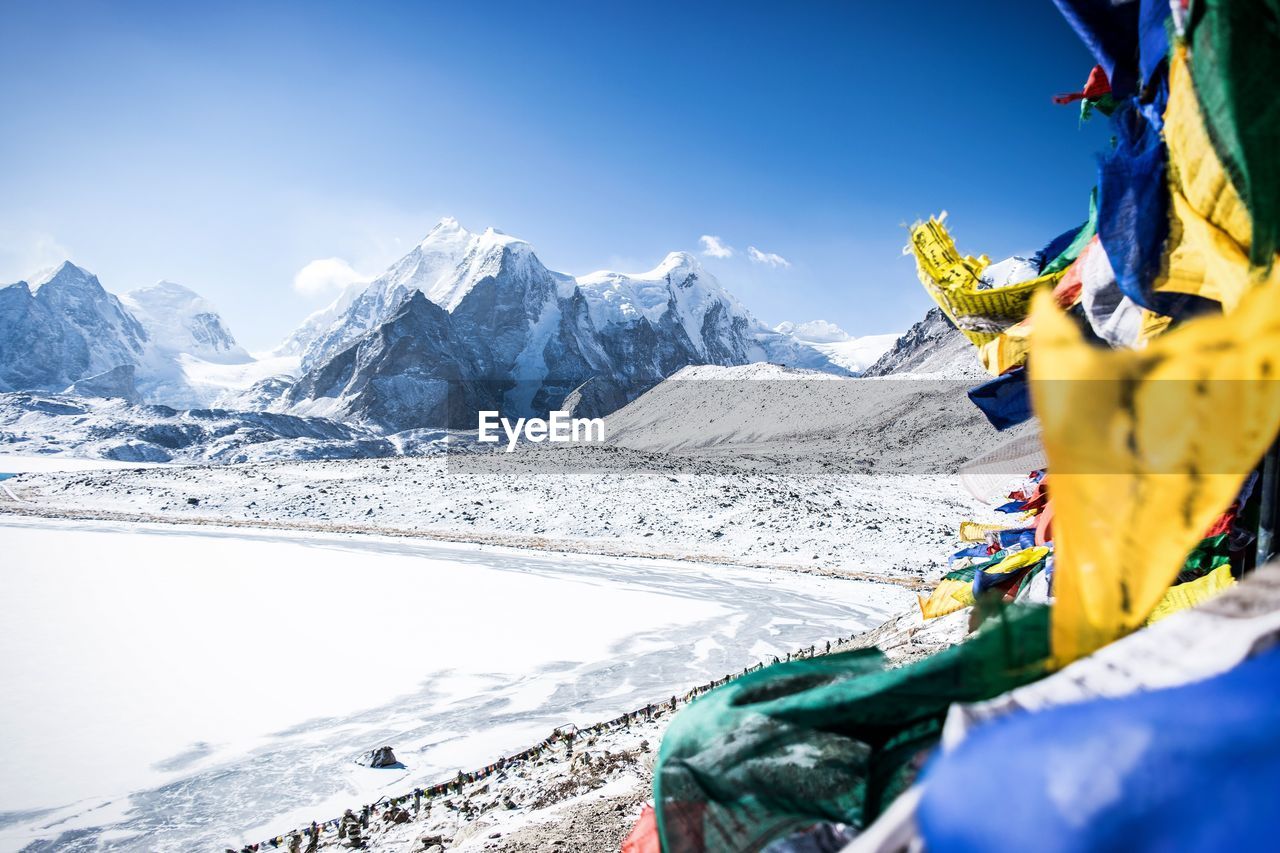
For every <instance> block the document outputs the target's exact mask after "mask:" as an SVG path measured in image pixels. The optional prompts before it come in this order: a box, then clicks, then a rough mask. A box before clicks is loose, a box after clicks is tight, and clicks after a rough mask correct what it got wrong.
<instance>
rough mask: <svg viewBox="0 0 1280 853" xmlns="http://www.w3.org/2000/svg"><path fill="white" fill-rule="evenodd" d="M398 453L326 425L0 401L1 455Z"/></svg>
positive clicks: (142, 457) (355, 431) (114, 402)
mask: <svg viewBox="0 0 1280 853" xmlns="http://www.w3.org/2000/svg"><path fill="white" fill-rule="evenodd" d="M129 370H130V368H128V367H122V368H114V369H113V370H112V371H108V373H107V374H103V375H101V376H100V377H97V379H100V380H103V381H106V379H108V378H113V379H117V380H118V379H119V376H112V375H111V374H119V373H122V372H123V373H127V372H128V371H129ZM87 383H88V380H82V381H81V382H80V383H77V385H76V386H73V387H75V388H76V390H79V391H82V392H83V393H96V392H98V391H100V390H101V388H99V387H95V386H93V385H91V384H87ZM414 449H421V448H418V447H415V448H414ZM399 450H400V448H398V446H397V445H396V444H394V443H393V442H392V441H390V440H388V439H386V438H382V437H379V436H376V435H374V434H372V433H371V432H369V431H368V430H364V429H360V428H358V427H350V426H346V425H343V424H339V423H336V422H334V421H330V420H325V419H323V418H306V417H298V416H295V415H286V414H277V413H270V412H231V411H226V410H223V409H191V410H187V411H179V410H177V409H172V408H169V407H167V406H151V405H143V404H133V403H130V402H127V401H126V400H124V399H119V398H113V399H108V398H103V397H81V396H73V395H71V394H49V393H41V392H34V391H22V392H14V393H9V394H0V456H2V455H7V454H23V455H39V454H49V453H69V454H72V455H75V456H84V457H89V458H99V459H114V460H118V461H122V462H203V463H231V462H249V461H261V460H272V459H347V458H352V457H371V456H391V455H394V454H396V453H397V452H399ZM0 467H3V466H2V465H0Z"/></svg>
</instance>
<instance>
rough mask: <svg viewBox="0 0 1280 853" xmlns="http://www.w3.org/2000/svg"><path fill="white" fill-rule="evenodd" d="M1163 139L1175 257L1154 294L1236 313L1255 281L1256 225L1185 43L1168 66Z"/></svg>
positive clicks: (1172, 248) (1169, 261) (1159, 281)
mask: <svg viewBox="0 0 1280 853" xmlns="http://www.w3.org/2000/svg"><path fill="white" fill-rule="evenodd" d="M1164 137H1165V142H1166V145H1167V147H1168V149H1169V194H1170V196H1171V198H1172V201H1173V210H1172V215H1171V217H1170V234H1169V246H1170V251H1169V256H1168V259H1167V261H1166V265H1165V269H1164V270H1163V271H1162V273H1161V275H1160V276H1159V277H1158V278H1157V280H1156V284H1155V289H1156V290H1157V291H1166V292H1174V293H1191V294H1195V295H1197V296H1203V297H1205V298H1207V299H1213V300H1216V301H1218V302H1220V303H1222V307H1223V310H1224V311H1226V312H1227V313H1230V312H1232V311H1234V310H1235V308H1236V306H1237V305H1238V304H1239V302H1240V298H1241V297H1242V296H1243V295H1244V292H1245V290H1246V289H1247V288H1248V286H1249V284H1250V272H1249V263H1248V258H1249V245H1250V242H1251V241H1252V235H1253V223H1252V221H1251V220H1250V218H1249V210H1248V208H1247V207H1246V206H1245V204H1244V202H1243V201H1242V200H1241V198H1240V194H1239V193H1238V192H1237V191H1236V188H1235V186H1234V185H1233V184H1232V183H1231V179H1230V177H1229V176H1228V174H1227V171H1226V169H1224V168H1223V166H1222V161H1221V160H1220V159H1219V158H1218V154H1217V152H1216V151H1215V150H1214V147H1213V143H1212V141H1211V140H1210V139H1209V132H1208V130H1207V129H1206V127H1205V122H1204V115H1203V114H1202V113H1201V111H1200V102H1199V100H1198V99H1197V97H1196V93H1195V90H1194V89H1193V88H1192V85H1191V73H1190V70H1189V69H1188V68H1187V51H1186V48H1185V47H1183V46H1179V47H1178V48H1176V49H1175V50H1174V52H1173V56H1172V58H1171V59H1170V63H1169V103H1168V105H1167V106H1166V107H1165V127H1164Z"/></svg>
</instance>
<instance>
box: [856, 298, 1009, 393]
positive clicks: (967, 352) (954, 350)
mask: <svg viewBox="0 0 1280 853" xmlns="http://www.w3.org/2000/svg"><path fill="white" fill-rule="evenodd" d="M862 375H863V376H866V377H876V376H897V377H905V378H918V379H963V380H984V379H990V378H991V377H990V376H988V375H987V373H986V371H984V370H983V369H982V364H981V363H980V362H979V361H978V352H977V350H975V349H974V348H973V345H972V344H970V343H969V341H968V340H967V339H966V338H965V336H964V335H962V334H960V332H958V331H957V330H956V327H955V326H953V325H951V321H950V320H948V319H947V317H946V315H945V314H943V313H942V311H941V309H938V308H930V309H929V310H928V312H927V313H926V314H925V315H924V317H923V319H921V320H920V321H919V322H917V323H916V324H915V325H913V326H912V327H911V328H910V329H908V330H907V331H906V332H905V333H904V334H903V335H902V337H900V338H898V340H897V341H896V342H895V343H894V344H893V346H892V347H890V348H889V350H888V351H887V352H886V353H885V354H884V355H882V356H881V357H880V358H879V360H877V361H876V363H875V364H873V365H871V366H870V367H868V368H867V369H866V370H865V371H864V372H863V374H862Z"/></svg>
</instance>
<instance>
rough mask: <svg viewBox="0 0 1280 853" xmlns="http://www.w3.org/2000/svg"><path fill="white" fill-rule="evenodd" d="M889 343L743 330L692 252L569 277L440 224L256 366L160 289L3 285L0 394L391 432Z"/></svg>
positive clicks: (177, 289) (849, 360)
mask: <svg viewBox="0 0 1280 853" xmlns="http://www.w3.org/2000/svg"><path fill="white" fill-rule="evenodd" d="M896 338H897V336H896V335H883V336H871V337H867V338H856V339H855V338H850V337H849V336H848V335H846V334H844V332H842V331H841V330H839V329H838V328H836V327H834V326H831V325H830V324H827V323H822V322H816V323H806V324H801V325H799V326H797V325H795V324H783V325H781V326H778V327H777V328H775V329H770V328H768V327H767V326H765V325H764V324H763V323H761V322H760V321H759V320H757V319H756V318H755V317H754V316H753V315H752V314H751V313H750V312H749V311H748V310H747V309H746V308H745V307H744V306H743V305H742V304H741V303H740V302H738V300H737V299H736V298H734V297H733V296H732V295H731V294H730V293H729V292H728V291H726V290H725V289H724V288H723V287H722V286H721V285H720V284H719V282H717V281H716V279H715V277H714V276H712V275H711V274H710V273H709V272H708V271H707V270H706V269H704V268H703V267H702V265H701V264H700V263H699V261H698V260H697V259H696V258H695V257H694V256H692V255H690V254H687V253H684V252H673V253H671V254H670V255H668V256H667V257H666V258H665V259H664V260H663V261H662V263H660V264H659V265H658V266H657V267H655V268H654V269H652V270H650V271H648V272H644V273H632V274H628V273H618V272H598V273H592V274H590V275H586V276H580V277H573V276H570V275H566V274H564V273H559V272H555V271H552V270H549V269H547V267H546V266H544V265H543V264H542V262H541V261H540V260H539V258H538V256H537V254H536V253H535V252H534V250H533V247H532V246H530V245H529V244H528V243H526V242H524V241H523V240H519V239H517V238H514V237H511V236H508V235H506V234H503V233H502V232H500V231H497V230H495V229H492V228H490V229H488V230H486V231H483V232H480V233H472V232H470V231H467V230H466V229H464V228H463V227H462V226H460V225H459V224H458V222H457V221H456V220H453V219H444V220H441V222H440V223H439V224H438V225H436V226H435V227H434V228H433V229H431V231H430V233H428V234H427V236H426V237H425V238H424V239H423V240H422V242H421V243H419V244H418V245H416V246H415V247H414V248H413V249H412V250H411V251H410V252H409V253H408V254H406V255H405V256H404V257H403V258H401V259H400V260H399V261H397V262H396V263H395V264H393V265H392V266H391V267H390V268H389V269H388V270H387V271H386V272H385V273H383V274H382V275H381V276H379V277H378V278H377V279H375V280H373V281H372V282H370V283H368V284H362V285H356V286H352V287H350V288H348V289H347V290H346V291H344V292H343V293H342V294H341V295H340V296H339V297H338V299H336V300H335V301H334V303H333V304H331V305H329V306H328V307H326V308H324V309H323V310H321V311H318V312H316V313H315V314H313V315H311V316H310V317H308V318H306V320H304V321H303V323H302V324H301V325H300V326H299V327H298V328H297V329H296V330H295V331H294V332H293V333H292V334H291V335H290V336H289V337H288V338H287V339H286V340H285V341H284V343H283V344H282V345H281V346H280V347H279V348H278V349H277V350H276V351H275V352H274V353H272V354H271V355H270V356H268V357H264V358H254V357H253V356H251V355H250V354H249V353H247V352H246V351H245V350H244V349H243V348H242V347H240V346H239V345H238V344H237V343H236V341H235V338H234V337H233V336H232V334H231V332H230V330H229V329H228V328H227V326H226V324H225V323H224V322H223V321H222V319H221V317H220V316H219V315H218V313H217V311H216V310H215V309H214V307H213V306H212V305H210V304H209V303H208V302H207V301H206V300H204V299H203V298H202V297H200V296H199V295H198V294H196V293H194V292H192V291H191V290H189V289H187V288H185V287H182V286H181V285H177V284H174V283H171V282H161V283H159V284H156V285H154V286H151V287H147V288H142V289H140V290H134V291H131V292H129V293H126V294H124V295H123V296H120V297H117V296H115V295H113V294H111V293H109V292H108V291H106V290H105V289H104V288H103V287H102V284H101V283H100V282H99V281H98V278H97V277H96V276H94V275H93V274H92V273H90V272H88V271H86V270H84V269H82V268H80V267H78V266H76V265H74V264H72V263H70V262H67V263H64V264H63V265H62V266H60V267H58V268H57V269H56V270H54V271H53V272H51V273H49V274H47V275H44V276H41V277H39V278H38V279H36V280H34V281H33V282H31V283H28V282H18V283H16V284H13V285H9V286H6V287H3V288H0V392H18V391H33V392H46V393H47V392H56V393H59V394H62V393H65V394H71V395H78V396H91V397H102V398H119V399H123V400H125V401H127V402H129V403H139V404H153V405H164V406H169V407H172V408H174V409H177V410H181V409H189V408H208V407H211V406H216V407H219V408H225V409H228V410H236V411H268V412H272V413H277V414H290V415H297V416H303V417H323V418H326V419H330V420H333V421H339V422H342V423H345V424H349V425H351V426H354V427H358V428H360V429H363V430H372V431H373V433H376V434H390V433H396V432H402V431H405V430H411V429H418V428H436V427H462V428H473V427H474V419H475V411H476V409H477V408H496V409H500V410H502V411H503V412H504V413H508V414H516V415H522V416H523V415H531V414H545V413H546V412H547V411H548V410H552V409H556V408H560V407H561V406H563V405H565V401H566V399H569V400H570V401H571V402H572V403H573V404H574V406H575V409H576V411H577V412H578V413H581V414H590V415H593V416H594V415H603V414H607V413H608V412H610V411H612V410H614V409H617V408H619V407H620V406H622V405H625V404H626V403H627V402H629V401H630V400H632V399H635V398H636V397H637V396H638V395H640V394H641V393H643V392H644V391H645V390H647V389H648V388H650V387H652V386H653V385H655V384H656V383H658V382H660V381H661V380H662V379H664V378H665V377H667V376H670V375H671V374H673V373H675V372H676V371H678V370H680V369H681V368H684V367H686V366H689V365H723V366H729V365H741V364H749V363H754V362H772V363H777V364H784V365H788V366H791V367H800V368H807V369H812V370H820V371H824V372H828V373H833V374H836V375H842V376H848V375H854V374H857V373H859V372H861V371H862V370H863V369H865V368H866V367H867V366H868V365H869V364H870V363H871V362H873V361H874V360H875V358H876V357H878V356H879V354H880V353H881V352H883V351H884V350H885V349H888V347H889V346H890V345H892V343H893V341H894V340H896Z"/></svg>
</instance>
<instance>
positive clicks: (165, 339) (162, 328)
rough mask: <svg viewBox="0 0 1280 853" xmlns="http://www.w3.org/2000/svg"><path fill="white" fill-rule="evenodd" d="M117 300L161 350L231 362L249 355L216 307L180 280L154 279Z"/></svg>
mask: <svg viewBox="0 0 1280 853" xmlns="http://www.w3.org/2000/svg"><path fill="white" fill-rule="evenodd" d="M120 301H121V303H123V304H124V306H125V307H126V308H127V309H128V310H129V312H130V313H131V314H133V316H134V317H135V318H136V319H137V320H138V322H139V323H141V324H142V326H143V328H145V329H146V330H147V335H148V337H149V338H150V339H151V343H152V344H153V345H154V346H155V347H156V348H158V349H160V350H163V351H165V352H168V353H171V354H177V353H188V354H190V355H193V356H196V357H197V358H202V359H204V360H206V361H217V362H226V363H232V364H234V363H240V362H245V361H249V360H250V359H251V358H252V356H250V355H249V353H247V352H245V351H244V349H243V348H242V347H241V346H240V345H239V344H237V343H236V340H235V338H233V337H232V336H231V332H230V331H229V330H228V329H227V327H226V325H225V324H224V323H223V322H222V318H221V317H220V316H219V315H218V311H217V309H215V308H214V307H213V305H212V304H210V303H209V301H208V300H206V299H205V298H203V297H202V296H200V294H198V293H196V292H195V291H193V290H191V289H189V288H186V287H183V286H182V285H180V284H174V283H173V282H171V281H161V282H157V283H156V284H153V285H152V286H150V287H142V288H139V289H137V290H131V291H129V292H128V293H126V294H124V295H123V296H121V297H120Z"/></svg>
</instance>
